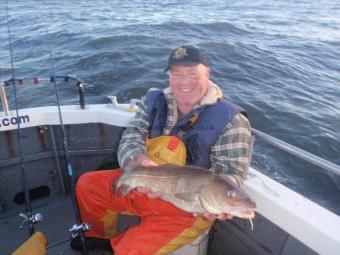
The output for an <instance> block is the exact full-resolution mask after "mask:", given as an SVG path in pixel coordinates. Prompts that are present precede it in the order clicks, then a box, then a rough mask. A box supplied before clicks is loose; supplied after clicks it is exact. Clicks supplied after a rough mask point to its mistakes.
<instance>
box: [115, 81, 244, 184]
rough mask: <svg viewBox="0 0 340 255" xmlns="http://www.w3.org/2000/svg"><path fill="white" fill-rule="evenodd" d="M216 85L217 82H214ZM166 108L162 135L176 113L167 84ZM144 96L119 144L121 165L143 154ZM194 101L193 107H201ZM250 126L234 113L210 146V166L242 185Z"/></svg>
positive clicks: (173, 123) (167, 131) (174, 122)
mask: <svg viewBox="0 0 340 255" xmlns="http://www.w3.org/2000/svg"><path fill="white" fill-rule="evenodd" d="M215 86H216V85H215ZM163 92H164V94H165V97H166V100H167V104H168V110H167V120H166V125H165V128H164V130H163V135H169V133H170V131H171V129H172V127H174V126H175V124H176V122H177V120H178V118H179V115H178V111H177V105H176V102H175V100H174V98H173V95H172V93H171V92H170V90H169V88H167V89H165V90H164V91H163ZM145 99H146V98H145V97H143V99H142V100H141V101H140V102H139V103H138V104H137V106H138V109H137V112H136V116H135V119H134V120H133V121H132V122H131V123H130V124H129V126H128V127H127V128H126V130H125V131H124V133H123V136H122V139H121V141H120V145H119V148H118V161H119V164H120V165H121V166H124V165H125V163H126V162H127V161H128V160H130V159H133V158H134V157H135V156H137V155H138V154H140V153H144V154H145V155H146V150H145V140H146V137H147V135H148V128H149V126H150V123H149V121H148V116H147V114H146V102H145ZM201 106H202V105H197V106H196V107H194V109H196V108H198V107H201ZM250 146H251V130H250V124H249V121H248V119H247V118H246V117H245V116H244V115H243V114H241V113H237V114H236V115H235V116H234V118H233V120H232V121H231V122H229V123H228V124H227V125H226V127H225V128H224V130H223V132H222V133H221V134H220V135H219V137H218V139H217V140H216V143H215V144H214V145H213V146H212V147H211V149H210V168H209V169H210V170H211V171H213V172H215V173H217V174H220V175H223V176H225V177H227V178H228V179H230V180H231V181H233V182H234V183H235V184H236V185H238V186H242V184H243V182H244V180H245V178H246V175H247V170H248V166H249V164H250V162H249V161H250Z"/></svg>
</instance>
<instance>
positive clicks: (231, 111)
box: [146, 89, 247, 168]
mask: <svg viewBox="0 0 340 255" xmlns="http://www.w3.org/2000/svg"><path fill="white" fill-rule="evenodd" d="M146 106H147V107H146V108H147V115H148V118H149V122H150V123H152V125H151V127H150V130H149V137H150V138H154V137H157V136H161V135H162V133H163V129H164V127H165V124H166V119H167V109H168V107H167V102H166V99H165V96H164V94H163V92H162V91H161V90H158V89H152V90H150V91H149V92H148V93H147V95H146ZM238 112H240V113H243V114H244V115H245V116H247V114H246V111H245V110H244V109H242V108H241V107H239V106H237V105H235V104H233V103H231V102H229V101H227V100H225V99H221V100H218V102H217V103H216V104H214V105H208V106H202V107H199V108H198V109H195V110H193V111H192V112H190V113H189V114H187V115H185V116H184V117H183V118H181V119H179V120H178V122H177V123H176V125H175V127H173V128H172V130H171V132H170V135H178V136H179V137H180V138H181V140H182V141H183V142H184V144H185V146H186V149H187V159H186V164H187V165H196V166H201V167H205V168H209V167H210V158H209V155H210V148H211V146H213V145H214V144H215V142H216V140H217V138H218V136H219V135H220V134H221V133H222V132H223V130H224V128H225V126H226V125H227V124H228V123H229V122H230V121H232V119H233V118H234V116H235V114H236V113H238ZM194 115H196V116H197V117H198V118H197V121H196V122H194V123H191V119H192V117H193V116H194Z"/></svg>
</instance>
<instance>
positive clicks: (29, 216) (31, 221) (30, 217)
mask: <svg viewBox="0 0 340 255" xmlns="http://www.w3.org/2000/svg"><path fill="white" fill-rule="evenodd" d="M6 24H7V33H8V43H9V52H10V61H11V75H12V80H13V82H12V83H11V84H12V86H13V94H14V105H15V114H16V117H17V118H18V117H19V110H18V99H17V91H16V87H15V82H14V77H15V71H14V58H13V47H12V37H11V30H10V26H9V11H8V1H7V0H6ZM16 124H17V128H16V135H17V144H18V147H19V148H18V149H19V158H20V169H21V184H22V187H23V189H24V197H25V207H26V213H20V214H19V216H20V217H22V218H23V219H24V221H23V222H22V224H21V226H20V229H22V228H23V227H24V225H25V224H27V226H28V234H29V236H31V235H33V234H34V225H35V224H37V223H38V222H41V221H42V219H43V217H42V215H41V214H40V213H36V214H33V212H32V205H31V198H30V194H29V184H28V177H27V171H26V168H25V163H24V154H23V145H22V132H21V127H20V121H17V123H16Z"/></svg>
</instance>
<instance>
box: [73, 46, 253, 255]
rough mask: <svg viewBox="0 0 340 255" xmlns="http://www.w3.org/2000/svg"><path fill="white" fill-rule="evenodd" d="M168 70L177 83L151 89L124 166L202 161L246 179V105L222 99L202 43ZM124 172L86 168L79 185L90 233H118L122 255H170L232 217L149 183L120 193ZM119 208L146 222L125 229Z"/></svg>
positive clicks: (175, 55) (186, 49)
mask: <svg viewBox="0 0 340 255" xmlns="http://www.w3.org/2000/svg"><path fill="white" fill-rule="evenodd" d="M166 72H167V74H168V75H169V87H168V88H166V89H164V90H163V91H161V90H157V89H152V90H150V91H149V92H148V93H147V95H146V96H145V97H144V98H143V99H142V101H141V102H140V103H139V105H138V106H139V107H138V110H137V112H136V117H135V119H134V121H133V122H132V123H130V126H129V127H128V128H127V129H126V130H125V132H124V134H123V136H122V139H121V142H120V145H119V148H118V160H119V163H120V166H122V169H123V170H124V169H129V168H131V166H133V165H136V164H139V165H143V166H146V167H148V166H154V165H158V164H162V163H164V162H171V163H178V164H180V165H181V164H182V165H184V164H187V165H189V164H190V165H197V166H201V167H205V168H208V169H209V170H211V171H213V172H215V173H217V174H221V175H224V176H225V177H227V178H229V179H230V180H231V181H233V182H234V183H235V184H236V185H238V186H241V185H242V183H243V181H244V179H245V176H246V172H247V168H248V166H249V158H250V157H249V153H250V143H251V142H250V141H251V131H250V125H249V122H248V120H247V118H246V113H245V111H244V110H243V109H242V108H241V107H239V106H237V105H234V104H233V103H231V102H228V101H226V100H224V99H222V91H221V90H220V88H219V87H218V86H217V85H216V84H214V83H213V82H212V81H211V80H210V69H209V68H208V66H207V63H206V60H205V59H204V58H203V56H202V54H201V52H200V51H199V50H198V49H197V48H195V47H192V46H181V47H179V48H177V49H175V50H174V51H173V52H172V53H171V54H170V56H169V60H168V67H167V69H166ZM155 144H156V145H157V146H156V147H157V149H158V150H159V151H157V152H155V151H154V147H155V146H154V145H155ZM180 146H183V147H184V148H185V149H184V151H185V152H184V154H183V153H182V152H179V153H176V151H178V150H177V149H178V148H180ZM159 148H160V149H159ZM164 151H165V153H164ZM172 152H174V153H172ZM183 155H184V156H183ZM168 156H169V157H168ZM165 158H166V159H165ZM120 174H121V171H120V170H118V171H99V172H91V173H86V174H84V175H82V176H81V177H80V178H79V180H78V182H77V186H76V192H77V200H78V204H79V207H80V211H81V217H82V219H83V221H84V222H87V223H89V224H91V225H92V227H93V231H91V232H89V233H87V234H86V235H87V236H88V237H104V238H106V239H110V244H111V246H112V247H113V250H114V252H115V254H118V255H132V254H141V255H142V254H145V255H150V254H168V253H170V252H172V251H174V250H176V249H178V248H179V247H181V246H183V245H185V244H186V243H190V242H191V241H192V240H194V239H195V238H197V237H198V236H199V235H200V234H201V233H202V232H203V231H204V230H206V229H209V228H210V227H211V225H212V223H213V221H214V220H215V219H219V220H227V219H231V218H232V217H231V216H230V215H226V214H220V215H212V214H209V213H206V214H204V215H197V214H195V215H192V214H190V213H187V212H184V211H182V210H180V209H178V208H176V207H174V206H173V205H172V204H170V203H168V202H166V201H163V200H161V199H160V198H159V197H160V196H161V195H162V194H160V193H158V192H152V190H151V188H148V187H140V188H138V189H137V190H135V191H132V192H130V193H129V194H128V195H127V196H126V197H120V196H119V195H117V194H116V193H114V192H113V190H112V182H113V181H114V180H116V179H117V178H118V177H119V176H120ZM119 213H126V214H134V215H138V216H140V217H141V223H140V224H139V225H137V226H133V227H131V228H129V230H128V231H126V232H125V233H122V234H120V235H118V236H117V235H115V234H116V223H117V215H118V214H119Z"/></svg>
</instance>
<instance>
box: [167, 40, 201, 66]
mask: <svg viewBox="0 0 340 255" xmlns="http://www.w3.org/2000/svg"><path fill="white" fill-rule="evenodd" d="M198 64H203V65H205V66H206V65H207V63H206V60H205V59H204V57H203V55H202V54H201V52H200V50H199V49H197V48H195V47H193V46H180V47H178V48H177V49H175V50H173V51H172V52H171V54H170V56H169V60H168V67H167V68H166V69H165V72H166V71H168V70H169V69H170V68H171V67H172V66H175V65H184V66H195V65H198Z"/></svg>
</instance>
